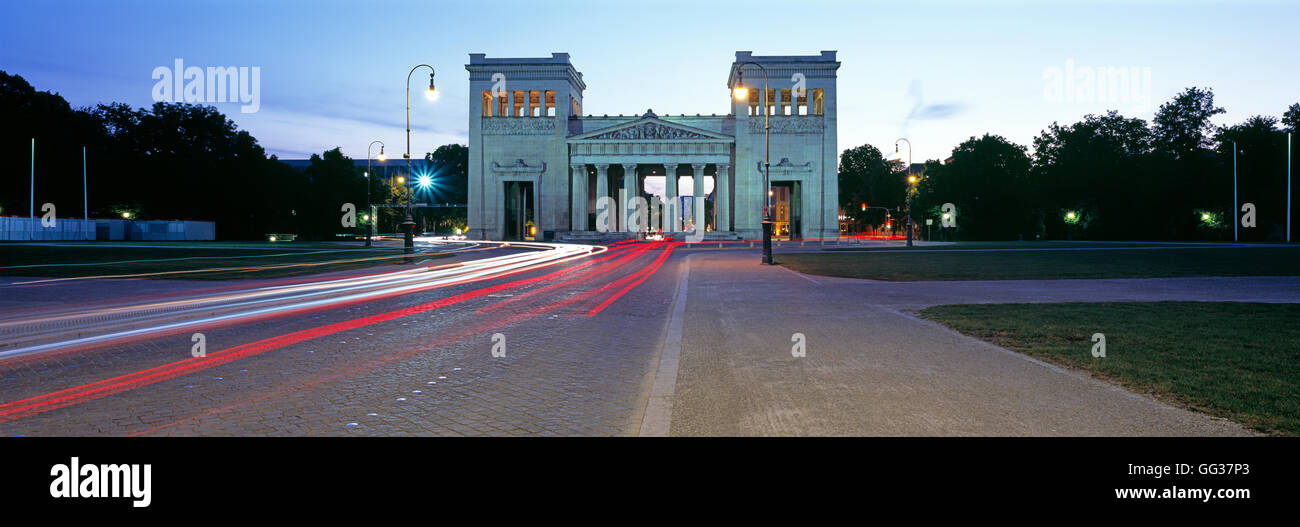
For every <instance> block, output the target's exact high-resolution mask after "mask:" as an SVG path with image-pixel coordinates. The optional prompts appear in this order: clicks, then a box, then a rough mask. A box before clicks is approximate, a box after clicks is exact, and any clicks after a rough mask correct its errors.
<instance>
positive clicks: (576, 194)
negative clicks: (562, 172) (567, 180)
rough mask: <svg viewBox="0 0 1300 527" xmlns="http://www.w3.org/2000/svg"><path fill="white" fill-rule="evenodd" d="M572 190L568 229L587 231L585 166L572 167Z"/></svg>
mask: <svg viewBox="0 0 1300 527" xmlns="http://www.w3.org/2000/svg"><path fill="white" fill-rule="evenodd" d="M570 169H571V172H572V173H573V176H572V178H573V182H572V186H571V187H570V188H571V189H572V190H571V191H570V192H571V193H572V199H573V212H572V214H571V215H572V218H571V220H572V221H571V222H570V225H571V226H570V228H571V229H573V230H575V231H585V230H587V165H573V166H572V167H570Z"/></svg>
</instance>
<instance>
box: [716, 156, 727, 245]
mask: <svg viewBox="0 0 1300 527" xmlns="http://www.w3.org/2000/svg"><path fill="white" fill-rule="evenodd" d="M730 212H731V165H728V164H725V163H722V164H719V165H718V172H717V176H716V177H714V181H713V215H714V218H715V220H714V223H713V224H714V226H715V227H714V228H715V229H717V230H719V231H722V232H728V231H730V230H731V214H730Z"/></svg>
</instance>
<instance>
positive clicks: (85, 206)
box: [81, 145, 90, 221]
mask: <svg viewBox="0 0 1300 527" xmlns="http://www.w3.org/2000/svg"><path fill="white" fill-rule="evenodd" d="M89 193H90V191H89V190H87V189H86V147H85V145H82V147H81V214H82V216H84V217H85V218H86V221H90V199H89V197H88V195H89Z"/></svg>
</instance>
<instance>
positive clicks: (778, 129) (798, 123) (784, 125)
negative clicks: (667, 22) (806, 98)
mask: <svg viewBox="0 0 1300 527" xmlns="http://www.w3.org/2000/svg"><path fill="white" fill-rule="evenodd" d="M769 119H770V120H771V126H772V133H774V134H820V133H822V132H823V131H824V129H825V124H824V121H823V117H822V116H820V115H773V116H771V117H769ZM749 133H752V134H761V133H763V117H762V116H761V115H760V116H758V117H752V116H751V117H750V118H749Z"/></svg>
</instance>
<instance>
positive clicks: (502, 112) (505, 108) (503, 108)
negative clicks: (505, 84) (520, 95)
mask: <svg viewBox="0 0 1300 527" xmlns="http://www.w3.org/2000/svg"><path fill="white" fill-rule="evenodd" d="M496 100H497V113H496V116H497V117H505V116H507V115H510V92H508V91H505V90H501V91H499V92H497V94H496Z"/></svg>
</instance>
